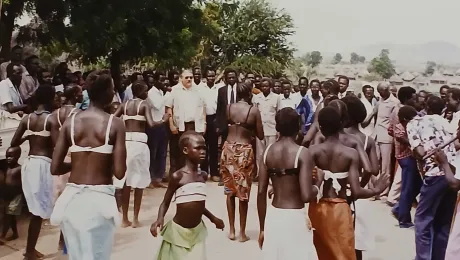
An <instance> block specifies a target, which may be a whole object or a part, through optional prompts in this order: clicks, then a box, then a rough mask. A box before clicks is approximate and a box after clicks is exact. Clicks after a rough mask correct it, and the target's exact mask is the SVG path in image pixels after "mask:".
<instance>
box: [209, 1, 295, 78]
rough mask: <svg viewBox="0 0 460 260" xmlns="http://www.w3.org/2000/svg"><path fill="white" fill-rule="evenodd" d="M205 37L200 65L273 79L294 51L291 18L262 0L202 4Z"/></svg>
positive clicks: (287, 63)
mask: <svg viewBox="0 0 460 260" xmlns="http://www.w3.org/2000/svg"><path fill="white" fill-rule="evenodd" d="M203 13H204V15H203V17H204V21H203V23H204V24H205V25H206V26H205V27H206V28H205V30H208V31H207V34H206V35H207V37H205V38H204V39H203V41H202V47H201V48H202V52H201V53H200V55H201V57H200V59H201V65H202V66H206V65H210V66H213V67H217V68H222V67H226V66H235V67H239V68H240V69H241V70H243V71H254V72H257V73H260V74H263V75H275V74H277V73H280V72H282V71H283V70H284V68H286V67H287V66H288V65H289V62H290V60H291V59H292V55H293V52H294V49H293V48H292V47H291V45H290V43H289V42H288V40H287V37H288V36H290V35H292V34H293V33H294V31H293V22H292V18H291V17H290V16H289V15H288V14H286V13H285V12H283V11H280V10H277V9H275V8H274V7H272V5H270V4H269V3H268V2H267V1H266V0H248V1H242V2H238V1H223V2H221V1H217V0H216V1H210V2H207V3H206V4H205V9H204V12H203Z"/></svg>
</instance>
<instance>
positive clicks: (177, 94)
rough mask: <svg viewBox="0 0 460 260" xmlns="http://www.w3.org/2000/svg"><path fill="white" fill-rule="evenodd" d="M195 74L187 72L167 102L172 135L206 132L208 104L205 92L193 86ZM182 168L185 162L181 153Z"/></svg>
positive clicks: (180, 165)
mask: <svg viewBox="0 0 460 260" xmlns="http://www.w3.org/2000/svg"><path fill="white" fill-rule="evenodd" d="M192 81H193V74H192V72H191V71H190V70H185V71H184V72H182V75H181V82H180V83H179V84H178V85H177V86H175V87H173V89H172V91H171V95H170V97H169V98H168V99H167V100H166V104H165V105H166V111H167V113H168V114H170V115H171V118H170V119H169V128H170V130H171V134H173V135H179V136H180V135H182V134H183V133H184V132H185V131H188V130H194V131H196V132H198V133H203V134H204V133H205V132H206V104H205V98H204V96H203V91H202V89H200V88H199V87H197V86H193V85H192ZM171 156H179V158H180V162H179V165H178V167H179V168H181V167H182V166H183V165H184V163H185V161H184V158H183V156H182V154H181V153H180V152H179V155H172V154H171Z"/></svg>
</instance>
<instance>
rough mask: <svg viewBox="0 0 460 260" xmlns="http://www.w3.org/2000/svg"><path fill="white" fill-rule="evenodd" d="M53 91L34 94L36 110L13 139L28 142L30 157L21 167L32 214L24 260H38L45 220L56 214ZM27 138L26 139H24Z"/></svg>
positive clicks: (43, 87) (16, 143)
mask: <svg viewBox="0 0 460 260" xmlns="http://www.w3.org/2000/svg"><path fill="white" fill-rule="evenodd" d="M54 94H55V92H54V88H53V87H52V86H51V85H41V86H40V87H39V88H38V89H37V90H36V91H35V93H34V96H35V100H36V103H37V109H36V110H35V111H34V112H33V113H31V114H29V115H26V116H24V118H23V119H22V121H21V123H20V124H19V127H18V128H17V130H16V133H15V134H14V136H13V139H12V140H11V146H13V147H14V146H19V145H20V144H21V143H23V142H24V141H25V140H28V141H29V146H30V150H29V156H28V157H27V159H26V160H25V161H24V163H23V165H22V169H21V171H22V187H23V191H24V196H25V198H26V201H27V205H28V207H29V211H30V212H31V213H32V215H33V216H32V218H31V220H30V226H29V230H28V231H29V233H28V238H27V246H26V253H25V255H24V256H25V259H37V258H38V257H41V256H42V254H41V253H39V252H38V251H36V250H35V245H36V244H37V240H38V236H39V234H40V229H41V224H42V220H43V219H48V218H50V216H51V213H52V211H53V204H54V198H53V178H52V176H51V172H50V165H51V155H52V153H53V145H52V142H51V133H50V129H51V124H50V122H49V118H50V116H51V109H52V107H53V102H54ZM24 135H25V136H24Z"/></svg>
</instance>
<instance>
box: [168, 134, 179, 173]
mask: <svg viewBox="0 0 460 260" xmlns="http://www.w3.org/2000/svg"><path fill="white" fill-rule="evenodd" d="M168 134H169V176H171V175H172V174H173V173H174V172H176V171H177V170H179V169H180V167H179V165H180V157H181V152H180V150H179V138H180V135H179V134H175V135H174V134H172V133H171V131H169V128H168Z"/></svg>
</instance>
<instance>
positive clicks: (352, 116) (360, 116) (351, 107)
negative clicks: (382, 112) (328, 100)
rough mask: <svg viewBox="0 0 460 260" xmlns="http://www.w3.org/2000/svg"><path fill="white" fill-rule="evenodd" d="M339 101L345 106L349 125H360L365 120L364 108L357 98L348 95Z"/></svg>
mask: <svg viewBox="0 0 460 260" xmlns="http://www.w3.org/2000/svg"><path fill="white" fill-rule="evenodd" d="M341 100H342V101H343V102H344V103H345V104H346V105H347V111H348V120H350V124H351V125H356V124H360V123H362V122H363V121H364V119H366V116H367V112H366V107H365V106H364V104H363V102H361V100H359V98H357V97H355V96H350V95H349V96H345V97H344V98H342V99H341Z"/></svg>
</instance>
